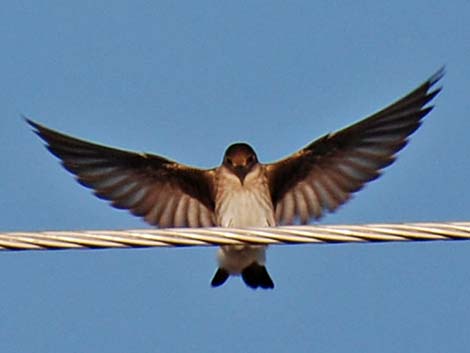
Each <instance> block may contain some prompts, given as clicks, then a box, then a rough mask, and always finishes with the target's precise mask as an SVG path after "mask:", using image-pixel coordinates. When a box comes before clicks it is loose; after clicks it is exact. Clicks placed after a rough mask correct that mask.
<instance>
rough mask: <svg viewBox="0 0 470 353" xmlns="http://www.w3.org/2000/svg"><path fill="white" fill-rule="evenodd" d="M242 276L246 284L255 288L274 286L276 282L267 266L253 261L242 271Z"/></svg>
mask: <svg viewBox="0 0 470 353" xmlns="http://www.w3.org/2000/svg"><path fill="white" fill-rule="evenodd" d="M242 278H243V281H244V282H245V284H246V285H247V286H248V287H250V288H253V289H256V288H258V287H261V288H263V289H268V288H274V283H273V280H272V279H271V277H269V273H268V271H267V270H266V267H264V266H261V265H259V264H257V263H256V262H253V263H252V264H251V265H250V266H248V267H247V268H245V269H244V270H243V272H242Z"/></svg>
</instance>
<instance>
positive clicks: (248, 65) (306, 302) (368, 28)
mask: <svg viewBox="0 0 470 353" xmlns="http://www.w3.org/2000/svg"><path fill="white" fill-rule="evenodd" d="M469 13H470V3H469V2H468V1H453V2H442V1H413V2H409V1H393V2H380V1H379V2H377V1H360V2H358V1H344V2H335V1H329V2H320V1H317V2H313V1H292V2H286V1H284V2H283V1H251V2H247V1H237V2H222V1H220V2H216V1H214V2H211V1H197V2H174V1H163V2H162V1H132V2H131V1H113V2H94V1H81V2H62V1H45V2H33V1H14V2H13V1H6V2H4V3H3V4H2V11H1V12H0V38H1V41H0V43H1V46H2V55H1V56H0V77H1V81H0V87H1V88H0V109H1V115H2V119H1V120H0V139H1V141H2V146H3V149H2V153H1V154H0V163H1V165H2V177H1V184H2V186H1V188H0V214H1V215H2V216H1V218H0V230H3V231H9V230H31V231H32V230H46V229H54V230H68V229H110V228H112V229H123V228H143V227H146V225H145V224H144V223H143V222H142V221H140V220H139V219H136V218H134V217H132V216H130V215H128V214H127V213H126V212H124V211H117V210H114V209H112V208H111V207H109V206H108V205H107V204H106V203H105V202H103V201H101V200H98V199H96V198H95V197H93V196H92V195H91V193H90V192H89V191H88V190H87V189H85V188H83V187H81V186H79V185H78V184H77V183H76V182H75V181H74V180H73V178H72V177H71V175H69V174H68V173H67V172H66V171H64V170H63V169H62V168H61V167H60V166H59V164H58V162H57V160H56V159H55V158H54V157H53V156H51V155H50V154H49V153H48V152H47V151H46V150H45V149H44V148H43V146H42V144H41V142H40V141H39V139H38V138H37V137H36V136H35V135H34V134H33V133H32V132H31V131H30V129H29V127H28V126H27V125H26V124H25V123H24V121H23V120H22V119H21V117H20V116H21V114H24V115H27V116H28V117H30V118H32V119H34V120H37V121H39V122H41V123H43V124H45V125H47V126H50V127H52V128H55V129H59V130H61V131H64V132H67V133H70V134H73V135H75V136H78V137H81V138H84V139H88V140H92V141H96V142H100V143H104V144H108V145H112V146H116V147H120V148H126V149H132V150H138V151H148V152H154V153H159V154H162V155H165V156H168V157H171V158H172V159H176V160H178V161H181V162H184V163H187V164H191V165H195V166H199V167H212V166H215V165H217V164H219V163H220V161H221V158H222V154H223V152H224V150H225V148H226V146H227V145H228V144H230V143H232V142H234V141H240V140H242V141H248V142H249V143H251V144H252V145H253V146H254V147H255V149H256V150H257V152H258V156H259V158H260V160H261V161H265V162H268V161H273V160H276V159H279V158H281V157H283V156H285V155H287V154H290V153H291V152H294V151H295V150H297V149H298V148H300V147H302V146H304V145H305V144H307V143H308V142H310V141H311V140H313V139H315V138H317V137H319V136H321V135H322V134H324V133H326V132H329V131H333V130H336V129H338V128H341V127H344V126H346V125H348V124H350V123H352V122H354V121H356V120H358V119H360V118H363V117H365V116H366V115H368V114H370V113H372V112H374V111H376V110H377V109H379V108H382V107H383V106H385V105H387V104H389V103H392V102H393V101H394V100H395V99H397V98H399V97H401V96H402V95H404V94H406V93H407V92H409V91H410V90H411V89H413V88H415V87H416V86H417V85H418V84H420V83H421V82H423V81H424V80H425V79H427V78H428V77H429V76H430V75H431V74H433V73H434V72H435V71H436V70H437V69H438V68H439V67H441V66H442V65H446V69H447V73H446V76H445V77H444V79H443V80H442V85H443V87H444V90H443V91H442V93H441V94H440V95H439V96H438V97H437V98H436V100H435V104H436V108H435V110H434V111H433V112H432V113H431V114H430V115H429V116H428V117H427V118H426V121H425V123H424V125H423V126H422V128H420V129H419V130H418V131H417V132H416V133H415V134H414V135H413V138H412V141H411V143H410V145H409V146H408V147H407V148H405V150H404V151H402V153H401V154H400V157H399V159H398V161H397V162H396V163H395V164H394V165H392V166H391V167H390V168H388V169H387V170H386V172H385V174H384V176H383V177H381V178H380V179H379V180H377V181H375V182H373V183H371V184H369V185H368V186H367V187H366V188H365V189H364V190H363V191H361V192H360V193H359V194H357V195H356V196H355V197H354V199H353V200H352V201H351V202H349V203H348V204H347V205H345V206H344V207H342V208H341V209H340V210H339V211H338V212H337V213H335V214H331V215H328V216H327V217H326V218H325V219H324V220H323V221H322V222H324V223H335V224H343V223H369V222H404V221H451V220H469V215H468V213H469V211H470V201H469V200H470V199H469V198H468V196H467V192H468V180H469V179H470V168H469V162H468V161H469V151H470V139H469V138H468V131H470V119H469V116H468V114H469V113H468V112H469V111H470V99H469V92H470V89H469V87H470V65H469V58H470V22H469V21H468V14H469ZM214 254H215V249H214V248H185V249H140V250H103V251H56V252H23V253H7V252H4V253H0V268H1V273H2V283H3V285H2V289H1V291H0V351H1V352H40V353H41V352H51V351H56V352H60V351H62V352H101V353H103V352H188V351H192V352H221V351H225V352H323V353H330V352H345V351H353V352H381V353H386V352H414V353H417V352H426V353H430V352H443V351H448V352H463V351H466V350H467V349H468V346H469V345H470V304H469V301H468V296H469V294H470V266H469V264H470V242H453V243H451V242H447V243H442V242H435V243H419V244H374V245H326V246H315V245H310V246H282V247H281V246H278V247H272V248H270V250H269V252H268V266H269V270H270V273H271V275H272V277H273V279H274V281H275V283H276V289H275V290H274V291H256V292H255V291H252V290H249V289H248V288H246V287H245V286H244V285H243V284H242V283H241V281H240V280H239V279H231V280H230V281H229V282H228V284H227V285H225V286H223V287H221V288H219V289H212V288H210V287H209V281H210V279H211V276H212V274H213V271H214V270H215V257H214Z"/></svg>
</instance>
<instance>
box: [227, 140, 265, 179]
mask: <svg viewBox="0 0 470 353" xmlns="http://www.w3.org/2000/svg"><path fill="white" fill-rule="evenodd" d="M222 164H223V165H224V166H225V167H227V168H228V169H229V170H231V171H232V172H233V173H234V174H235V175H236V176H237V177H238V179H240V182H241V183H242V184H243V181H244V180H245V177H246V175H247V174H248V173H249V172H250V171H251V170H252V169H253V167H254V166H255V165H257V164H258V157H256V153H255V151H254V150H253V148H252V147H251V146H250V145H248V144H246V143H234V144H233V145H230V146H229V148H227V150H226V151H225V155H224V161H223V163H222Z"/></svg>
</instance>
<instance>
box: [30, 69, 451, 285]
mask: <svg viewBox="0 0 470 353" xmlns="http://www.w3.org/2000/svg"><path fill="white" fill-rule="evenodd" d="M443 74H444V72H443V70H442V69H441V70H439V71H438V72H437V73H436V74H434V75H433V76H432V77H431V78H430V79H429V80H427V81H426V82H424V83H423V84H422V85H421V86H419V87H418V88H416V89H415V90H414V91H412V92H411V93H409V94H408V95H406V96H405V97H403V98H402V99H400V100H398V101H397V102H395V103H393V104H392V105H390V106H388V107H387V108H385V109H383V110H381V111H379V112H377V113H375V114H373V115H371V116H369V117H368V118H366V119H364V120H362V121H359V122H357V123H355V124H353V125H351V126H349V127H347V128H344V129H342V130H339V131H337V132H335V133H330V134H327V135H324V136H323V137H321V138H319V139H318V140H316V141H314V142H312V143H311V144H309V145H307V146H306V147H304V148H303V149H301V150H299V151H297V152H296V153H294V154H292V155H291V156H289V157H287V158H285V159H282V160H280V161H278V162H275V163H268V164H263V163H260V162H259V161H258V157H257V156H256V153H255V151H254V150H253V148H252V147H251V146H249V145H248V144H246V143H235V144H233V145H231V146H230V147H228V148H227V150H226V151H225V155H224V158H223V161H222V164H221V165H220V166H219V167H216V168H212V169H198V168H193V167H189V166H186V165H183V164H180V163H177V162H175V161H171V160H169V159H166V158H163V157H160V156H157V155H153V154H147V153H134V152H127V151H123V150H119V149H114V148H110V147H105V146H102V145H97V144H94V143H90V142H86V141H83V140H79V139H76V138H74V137H70V136H67V135H64V134H62V133H59V132H57V131H54V130H51V129H49V128H46V127H45V126H42V125H40V124H38V123H35V122H33V121H31V120H28V119H27V122H28V123H29V124H30V125H31V126H32V127H33V128H34V129H35V132H36V133H37V134H38V135H39V136H40V137H41V138H42V139H43V140H44V141H45V142H46V143H47V148H48V149H49V150H50V151H51V152H52V153H53V154H54V155H56V156H57V157H59V158H60V159H61V161H62V164H63V166H64V167H65V168H66V169H67V170H69V171H70V172H72V173H73V174H75V175H76V177H77V179H78V181H79V182H80V183H81V184H82V185H84V186H86V187H88V188H91V189H93V190H94V192H95V194H96V195H97V196H98V197H100V198H102V199H105V200H108V201H110V202H111V205H112V206H114V207H116V208H121V209H128V210H129V211H130V212H132V213H133V214H134V215H136V216H140V217H143V218H144V220H145V221H146V222H148V223H149V224H151V225H154V226H158V227H211V226H220V227H265V226H266V227H269V226H275V225H281V224H292V223H294V222H298V223H302V224H306V223H308V222H309V221H310V220H312V219H319V218H320V217H321V216H322V215H323V214H324V213H325V211H329V212H333V211H335V210H336V209H337V208H338V207H339V206H340V205H342V204H343V203H345V202H346V201H348V200H349V198H350V197H351V194H352V193H354V192H356V191H358V190H360V189H361V188H362V187H363V186H364V184H365V183H366V182H369V181H371V180H374V179H376V178H377V177H378V176H379V175H380V172H381V170H382V169H383V168H385V167H387V166H388V165H390V164H391V163H392V162H393V161H394V160H395V155H396V153H397V152H398V151H400V150H401V149H402V148H403V147H404V146H405V145H406V144H407V142H408V137H409V136H410V135H411V134H412V133H413V132H414V131H415V130H416V129H417V128H418V127H419V126H420V124H421V121H422V119H423V118H424V116H425V115H426V114H428V113H429V112H430V111H431V109H432V106H427V103H429V102H430V101H431V100H432V99H433V98H434V97H435V96H436V95H437V94H438V93H439V91H440V89H441V88H436V89H434V90H432V87H433V86H434V85H435V84H436V82H437V81H439V80H440V79H441V77H442V76H443ZM265 251H266V247H265V246H261V245H260V246H255V245H249V246H248V245H247V246H245V245H243V246H241V245H240V246H222V247H221V248H220V249H219V251H218V264H219V267H218V269H217V271H216V273H215V275H214V277H213V279H212V282H211V284H212V286H214V287H217V286H220V285H222V284H223V283H224V282H225V281H226V280H227V278H228V277H229V276H230V275H241V276H242V279H243V281H244V282H245V283H246V285H247V286H249V287H251V288H254V289H256V288H259V287H261V288H264V289H266V288H274V283H273V281H272V279H271V277H270V276H269V274H268V272H267V270H266V267H265V260H266V258H265Z"/></svg>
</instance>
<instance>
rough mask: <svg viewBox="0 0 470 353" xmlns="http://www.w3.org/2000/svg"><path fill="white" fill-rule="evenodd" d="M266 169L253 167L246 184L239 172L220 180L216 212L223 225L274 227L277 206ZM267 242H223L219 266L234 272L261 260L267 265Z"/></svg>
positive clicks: (217, 219)
mask: <svg viewBox="0 0 470 353" xmlns="http://www.w3.org/2000/svg"><path fill="white" fill-rule="evenodd" d="M261 173H262V169H261V167H260V168H258V170H255V171H253V172H252V173H250V174H248V175H247V177H246V178H245V182H244V184H243V185H242V184H241V183H240V181H239V179H238V178H237V177H236V176H233V175H229V176H226V177H223V178H222V180H220V185H219V188H218V190H219V191H220V190H222V191H220V192H219V193H218V195H217V198H216V199H217V201H216V209H215V216H216V222H217V225H218V226H220V227H237V228H245V227H270V226H274V225H275V218H274V209H273V206H272V202H271V197H270V193H269V190H268V188H267V184H266V183H265V182H264V180H263V178H262V177H261ZM265 253H266V246H262V245H255V246H254V245H235V246H233V245H231V246H222V247H221V248H220V249H219V252H218V256H217V258H218V262H219V266H220V267H222V268H224V269H225V270H227V271H228V272H229V273H230V274H235V275H236V274H240V273H241V272H242V270H243V269H245V268H246V267H248V266H249V265H251V264H252V263H253V262H257V263H258V264H260V265H264V263H265V258H266V255H265Z"/></svg>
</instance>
